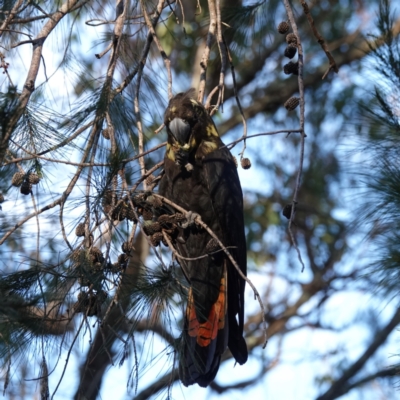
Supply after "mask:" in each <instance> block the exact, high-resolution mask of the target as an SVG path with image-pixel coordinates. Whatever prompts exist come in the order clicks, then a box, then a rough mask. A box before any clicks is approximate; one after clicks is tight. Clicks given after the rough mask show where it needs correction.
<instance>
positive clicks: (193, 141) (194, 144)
mask: <svg viewBox="0 0 400 400" xmlns="http://www.w3.org/2000/svg"><path fill="white" fill-rule="evenodd" d="M196 145H197V142H196V138H195V137H194V136H193V137H192V138H191V139H190V147H191V148H192V149H194V148H196Z"/></svg>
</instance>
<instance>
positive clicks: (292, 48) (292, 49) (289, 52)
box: [284, 43, 297, 58]
mask: <svg viewBox="0 0 400 400" xmlns="http://www.w3.org/2000/svg"><path fill="white" fill-rule="evenodd" d="M296 53H297V46H296V45H295V44H293V43H290V44H288V46H287V47H286V49H285V53H284V55H285V57H287V58H293V57H294V56H295V55H296Z"/></svg>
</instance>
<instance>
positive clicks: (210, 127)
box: [206, 124, 219, 137]
mask: <svg viewBox="0 0 400 400" xmlns="http://www.w3.org/2000/svg"><path fill="white" fill-rule="evenodd" d="M206 132H207V136H216V137H219V135H218V132H217V130H216V129H215V126H214V124H208V125H207V127H206Z"/></svg>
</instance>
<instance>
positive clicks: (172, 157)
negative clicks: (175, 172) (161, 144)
mask: <svg viewBox="0 0 400 400" xmlns="http://www.w3.org/2000/svg"><path fill="white" fill-rule="evenodd" d="M166 154H167V157H168V158H169V159H170V160H172V161H174V162H175V152H174V150H173V148H172V146H171V145H170V144H169V143H167V150H166Z"/></svg>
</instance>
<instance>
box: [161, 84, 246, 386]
mask: <svg viewBox="0 0 400 400" xmlns="http://www.w3.org/2000/svg"><path fill="white" fill-rule="evenodd" d="M164 123H165V126H166V128H167V132H168V144H167V150H166V154H165V164H164V175H163V177H162V179H161V181H160V186H159V194H160V195H162V196H164V197H165V198H167V199H169V200H171V201H172V202H174V203H175V204H177V205H179V206H181V207H182V208H184V209H185V210H187V211H189V212H190V213H193V214H192V215H194V216H200V217H201V220H202V221H203V222H205V223H206V224H207V225H208V227H209V228H211V230H212V231H213V232H214V233H215V235H216V236H217V237H218V239H219V241H220V242H222V244H223V246H224V247H225V248H227V249H228V251H229V252H230V254H231V255H232V256H233V258H234V260H235V261H236V263H237V266H238V268H240V270H241V272H242V273H243V274H244V275H246V268H247V267H246V239H245V234H244V220H243V194H242V189H241V186H240V181H239V177H238V173H237V169H236V165H235V162H234V159H233V157H232V155H231V153H230V151H229V150H228V149H227V148H226V147H225V146H224V144H223V142H222V141H221V139H220V137H219V135H218V132H217V129H216V127H215V125H214V122H213V120H212V119H211V117H210V116H209V114H208V112H207V111H206V109H205V108H204V107H203V105H202V104H201V103H199V102H198V101H197V100H195V99H194V90H193V89H192V90H189V91H188V92H185V93H179V94H177V95H176V96H175V97H173V98H172V99H171V100H170V102H169V104H168V108H167V109H166V111H165V115H164ZM170 212H174V211H173V210H172V209H171V210H170ZM193 219H194V220H195V218H193ZM174 247H175V248H176V250H177V252H178V254H180V255H181V256H182V257H185V258H196V259H195V260H185V259H183V258H179V256H178V262H179V264H180V265H181V267H182V270H183V273H184V275H185V276H186V278H187V280H188V282H189V284H190V289H189V295H188V304H187V309H186V313H185V315H184V332H183V335H182V340H183V344H182V350H181V353H180V355H179V360H180V361H179V373H180V379H181V381H182V383H183V384H184V385H185V386H188V385H192V384H194V383H197V384H199V385H200V386H203V387H206V386H208V385H209V384H210V383H211V382H212V381H213V380H214V378H215V376H216V374H217V372H218V368H219V364H220V360H221V356H222V354H223V353H224V351H225V350H226V348H227V347H229V349H230V351H231V353H232V355H233V357H234V358H235V359H236V361H237V362H238V363H239V364H244V363H245V362H246V361H247V356H248V354H247V347H246V342H245V340H244V338H243V322H244V288H245V280H244V279H243V277H241V276H240V274H239V272H238V270H237V269H236V268H235V266H234V265H233V264H232V262H231V261H230V260H229V258H228V256H227V255H226V253H225V252H224V250H223V249H222V248H221V247H220V246H219V244H218V241H217V240H216V239H215V238H213V237H212V236H211V235H210V234H209V233H208V232H207V231H206V230H205V229H203V228H201V227H200V226H198V225H196V224H195V223H191V224H190V223H189V224H188V223H186V224H185V225H183V226H182V227H181V233H180V234H179V236H178V237H177V238H176V239H175V241H174Z"/></svg>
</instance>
